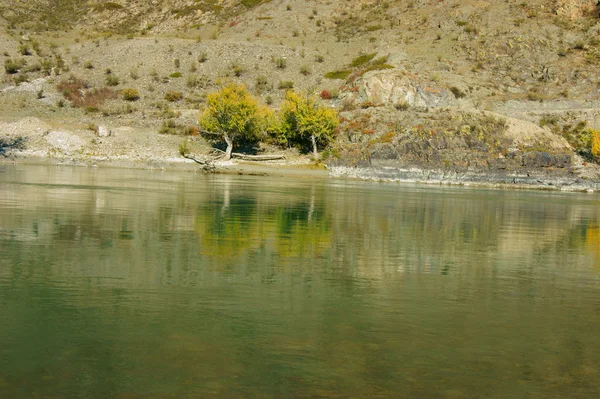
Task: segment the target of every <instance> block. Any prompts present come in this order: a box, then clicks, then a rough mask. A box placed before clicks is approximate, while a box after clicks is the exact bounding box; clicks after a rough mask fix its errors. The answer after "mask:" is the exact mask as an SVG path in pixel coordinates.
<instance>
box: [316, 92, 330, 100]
mask: <svg viewBox="0 0 600 399" xmlns="http://www.w3.org/2000/svg"><path fill="white" fill-rule="evenodd" d="M319 97H321V99H323V100H331V99H332V98H333V96H332V95H331V93H330V92H329V90H323V91H322V92H321V94H319Z"/></svg>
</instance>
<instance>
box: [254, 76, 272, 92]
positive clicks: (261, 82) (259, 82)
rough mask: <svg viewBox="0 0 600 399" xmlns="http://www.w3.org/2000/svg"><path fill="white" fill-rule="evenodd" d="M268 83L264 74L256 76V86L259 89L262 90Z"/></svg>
mask: <svg viewBox="0 0 600 399" xmlns="http://www.w3.org/2000/svg"><path fill="white" fill-rule="evenodd" d="M268 84H269V81H268V80H267V77H266V76H264V75H261V76H257V77H256V87H257V88H258V89H259V90H264V89H265V88H266V87H267V85H268Z"/></svg>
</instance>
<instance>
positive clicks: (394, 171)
mask: <svg viewBox="0 0 600 399" xmlns="http://www.w3.org/2000/svg"><path fill="white" fill-rule="evenodd" d="M0 165H37V166H75V167H85V168H107V169H141V170H161V171H183V172H201V173H208V174H210V173H215V174H225V175H242V176H268V177H282V178H289V177H294V178H301V179H306V178H320V179H342V180H353V181H371V182H383V183H394V184H423V185H443V186H463V187H481V188H495V189H503V190H506V189H517V190H523V189H524V190H543V191H559V192H589V193H596V192H600V180H591V179H590V180H588V179H583V178H581V177H578V176H575V175H573V176H570V177H564V176H552V175H550V174H547V173H546V174H545V173H537V174H535V175H532V174H527V175H521V174H500V173H484V172H481V171H478V172H476V171H466V172H459V171H448V170H446V171H444V170H435V169H424V168H416V167H413V168H400V167H389V166H388V167H343V166H326V165H323V164H314V163H311V162H297V163H290V162H260V163H259V162H251V161H229V162H222V163H216V164H215V166H216V170H215V171H214V172H205V171H203V170H202V167H200V166H199V165H198V164H197V163H195V162H194V161H191V160H186V159H183V158H181V159H180V158H167V159H165V158H157V159H152V160H147V159H140V160H132V159H130V158H129V157H123V158H117V159H115V158H112V159H111V158H103V159H87V160H85V161H83V160H80V159H76V158H52V157H47V156H40V155H32V154H13V155H12V156H9V157H5V158H0Z"/></svg>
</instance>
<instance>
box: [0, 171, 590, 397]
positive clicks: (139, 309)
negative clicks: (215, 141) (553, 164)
mask: <svg viewBox="0 0 600 399" xmlns="http://www.w3.org/2000/svg"><path fill="white" fill-rule="evenodd" d="M571 397H573V398H598V397H600V197H599V196H598V195H591V194H564V193H544V192H532V191H500V190H487V189H471V188H460V187H459V188H448V187H438V186H431V187H430V186H411V185H388V184H381V183H364V182H349V181H335V180H315V179H312V180H311V179H302V178H288V179H276V178H265V177H238V176H219V175H210V176H206V175H203V174H195V173H189V172H188V173H169V172H158V171H135V170H120V169H114V170H111V169H85V168H69V167H32V166H27V167H25V166H0V398H2V399H5V398H8V399H11V398H99V399H100V398H102V399H107V398H123V399H132V398H133V399H137V398H148V399H149V398H571Z"/></svg>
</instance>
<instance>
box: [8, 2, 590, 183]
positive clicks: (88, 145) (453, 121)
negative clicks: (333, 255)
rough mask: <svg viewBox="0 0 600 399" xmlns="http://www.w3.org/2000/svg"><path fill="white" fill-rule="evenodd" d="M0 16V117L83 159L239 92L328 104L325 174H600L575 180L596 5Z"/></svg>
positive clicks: (134, 9) (119, 5) (290, 6)
mask: <svg viewBox="0 0 600 399" xmlns="http://www.w3.org/2000/svg"><path fill="white" fill-rule="evenodd" d="M0 15H2V18H1V19H0V24H1V25H0V28H1V32H0V57H1V58H2V59H3V63H4V66H5V73H4V78H3V83H2V84H1V85H0V91H1V92H2V96H1V98H0V107H1V108H2V113H1V114H0V118H1V119H2V120H3V121H4V122H5V124H6V126H8V124H14V123H15V122H16V121H19V120H23V119H25V118H29V120H30V118H37V119H39V120H40V121H43V123H45V124H49V125H50V126H56V129H59V130H61V131H69V132H71V133H72V134H74V135H77V136H78V137H80V138H82V140H83V142H84V143H85V145H83V146H82V148H85V149H86V150H85V151H84V153H86V154H87V155H86V156H89V157H101V156H106V154H105V152H106V151H107V149H106V148H104V147H103V145H108V144H106V142H108V141H109V140H110V139H109V138H102V140H98V139H97V138H95V136H94V134H95V133H94V130H97V129H96V127H97V126H107V128H108V129H109V130H110V129H112V130H114V131H117V130H118V129H122V128H127V129H129V133H128V134H129V135H130V137H132V138H133V137H135V136H136V134H138V135H148V134H154V135H156V137H163V136H165V134H168V135H169V136H175V138H173V139H169V140H168V143H172V142H175V141H177V140H179V141H181V140H183V137H180V138H179V139H177V138H176V137H177V136H179V135H186V134H188V135H189V134H191V135H193V134H195V133H194V127H195V124H196V122H197V121H196V117H197V111H198V109H199V108H201V107H202V105H203V103H204V99H205V96H206V94H207V93H208V92H210V91H212V90H214V89H216V88H218V87H219V85H220V84H222V83H223V82H224V81H227V80H235V81H240V82H243V83H245V84H246V85H247V86H248V87H249V88H250V89H251V91H252V92H253V93H254V94H255V95H257V96H259V97H260V98H261V99H262V100H263V101H264V102H265V103H267V104H269V105H271V106H272V107H277V106H278V104H279V103H280V101H281V100H282V99H283V97H284V94H285V91H286V90H288V89H290V88H295V89H302V90H309V91H313V92H315V93H322V92H323V91H327V96H324V97H325V99H324V102H325V103H327V104H328V105H330V106H332V107H336V108H338V109H339V110H340V112H341V114H340V115H341V120H342V124H341V126H340V129H339V133H338V138H337V140H336V142H335V143H333V144H332V145H331V146H329V147H328V149H327V151H326V154H325V156H326V157H329V158H328V160H329V161H328V162H330V163H331V164H338V165H345V166H361V165H363V166H364V165H371V166H373V165H378V164H382V163H383V164H385V165H386V166H388V167H389V166H394V167H406V166H419V167H425V168H443V169H444V168H445V169H453V170H475V169H476V170H481V171H488V172H489V171H493V172H494V173H525V174H526V173H529V172H531V169H532V168H533V169H535V170H536V171H540V173H542V172H543V173H550V174H556V173H559V174H564V175H573V176H579V175H581V174H582V173H585V174H586V176H588V177H595V174H594V173H595V171H594V170H590V168H587V169H586V168H583V169H585V170H586V171H585V172H582V171H583V169H582V168H580V166H581V164H582V160H583V161H585V162H586V164H593V163H594V162H595V156H594V154H592V152H591V141H592V138H593V135H594V134H595V131H594V129H596V128H598V127H600V113H599V112H598V104H599V103H600V98H599V97H600V78H599V76H598V73H597V69H598V65H599V64H600V20H599V19H598V9H597V7H596V4H595V1H586V0H532V1H528V2H522V1H521V2H520V1H510V0H509V1H485V0H479V1H475V0H401V1H391V0H388V1H386V0H372V1H369V0H364V1H347V0H329V1H320V0H314V1H307V2H303V3H301V4H299V3H298V2H294V1H285V0H280V1H259V0H243V1H232V0H231V1H214V0H204V1H195V0H164V1H159V0H155V1H114V2H105V1H76V0H37V1H32V0H29V1H14V0H0ZM68 88H70V89H71V90H75V91H77V90H80V91H82V92H85V93H86V94H85V99H84V100H81V99H79V100H77V101H79V103H77V104H75V103H74V102H73V101H72V100H73V99H72V98H67V97H68V96H65V95H66V94H67V93H66V91H67V89H68ZM123 89H133V90H136V91H137V93H138V94H139V98H137V99H136V100H135V101H127V100H125V99H124V98H123V96H122V95H121V93H123ZM91 94H93V95H91ZM329 97H331V98H329ZM514 120H517V121H523V122H514ZM11 126H12V125H11ZM515 126H516V127H515ZM88 128H89V129H88ZM86 129H88V130H86ZM42 130H43V129H42ZM159 131H160V132H162V134H159ZM2 133H4V134H17V132H13V131H10V129H8V128H5V131H4V132H2V131H0V134H2ZM186 137H188V138H189V137H191V138H190V142H191V145H192V147H194V148H195V150H196V151H198V152H201V151H208V150H209V148H210V144H209V143H208V142H206V141H204V140H203V139H202V138H201V137H196V136H186ZM38 139H39V137H38ZM94 140H95V141H94ZM38 141H39V142H44V141H40V140H38ZM102 141H104V143H103V142H102ZM46 142H47V141H46ZM551 143H553V144H551ZM556 143H561V144H560V145H558V146H557V145H555V144H556ZM140 145H144V144H143V141H140ZM165 145H171V146H173V144H165ZM134 146H135V145H134ZM175 147H176V146H175ZM111 148H112V150H111V151H112V152H111V154H113V156H114V154H119V156H130V155H131V154H132V151H130V150H127V151H125V150H123V151H120V150H119V149H118V148H113V147H112V146H111ZM262 150H264V151H279V150H277V149H274V148H270V147H268V146H267V147H265V148H262ZM39 151H41V152H43V151H46V153H47V154H49V155H51V156H54V157H58V156H65V157H74V156H75V155H73V152H72V151H71V152H69V151H66V152H65V151H63V150H61V149H57V148H54V147H52V145H51V144H49V145H48V148H44V149H40V150H39ZM171 151H172V154H173V156H174V157H176V156H177V154H176V152H177V149H176V148H172V149H171ZM139 152H144V154H145V156H147V157H148V158H150V157H151V156H152V155H151V149H138V153H139ZM167 152H168V151H165V153H167ZM540 154H542V155H540ZM78 157H79V158H80V156H78ZM580 157H583V158H580ZM79 158H78V159H79ZM566 160H568V161H566Z"/></svg>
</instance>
